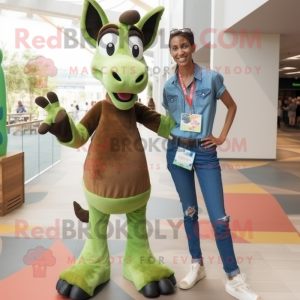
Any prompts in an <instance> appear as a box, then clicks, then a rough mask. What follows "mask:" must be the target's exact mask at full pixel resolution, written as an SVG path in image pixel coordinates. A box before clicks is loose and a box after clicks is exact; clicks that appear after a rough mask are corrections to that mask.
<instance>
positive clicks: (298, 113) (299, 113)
mask: <svg viewBox="0 0 300 300" xmlns="http://www.w3.org/2000/svg"><path fill="white" fill-rule="evenodd" d="M296 122H297V123H296V124H297V126H300V99H299V98H298V100H297V109H296Z"/></svg>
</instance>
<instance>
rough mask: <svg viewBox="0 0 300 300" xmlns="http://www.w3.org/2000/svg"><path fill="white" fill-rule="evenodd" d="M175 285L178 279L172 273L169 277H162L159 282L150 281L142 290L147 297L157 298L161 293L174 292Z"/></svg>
mask: <svg viewBox="0 0 300 300" xmlns="http://www.w3.org/2000/svg"><path fill="white" fill-rule="evenodd" d="M174 285H176V279H175V276H174V275H172V276H170V277H169V278H162V279H161V280H160V281H158V282H157V281H152V282H149V283H148V284H146V285H145V286H144V287H143V288H142V289H141V291H140V292H141V293H142V294H143V295H144V296H145V297H147V298H155V297H158V296H159V295H169V294H171V293H173V291H174Z"/></svg>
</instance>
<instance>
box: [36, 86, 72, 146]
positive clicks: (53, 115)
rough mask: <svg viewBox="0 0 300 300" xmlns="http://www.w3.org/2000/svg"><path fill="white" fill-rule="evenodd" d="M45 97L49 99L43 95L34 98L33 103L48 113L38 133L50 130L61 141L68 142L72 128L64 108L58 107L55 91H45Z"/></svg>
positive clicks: (70, 138)
mask: <svg viewBox="0 0 300 300" xmlns="http://www.w3.org/2000/svg"><path fill="white" fill-rule="evenodd" d="M47 98H48V99H49V101H48V100H47V99H46V98H45V97H38V98H36V99H35V103H36V104H37V105H38V106H40V107H42V108H43V109H44V110H45V111H46V112H47V114H48V115H47V117H46V119H45V120H44V122H43V123H42V124H41V126H40V127H39V130H38V131H39V133H40V134H46V133H47V132H50V133H52V134H53V135H55V136H56V137H57V138H58V139H59V140H60V141H61V142H63V143H68V142H70V141H71V140H72V130H71V126H70V121H69V118H68V115H67V113H66V110H65V109H64V108H63V107H60V104H59V100H58V98H57V95H56V94H55V93H53V92H49V93H47ZM49 102H50V103H49Z"/></svg>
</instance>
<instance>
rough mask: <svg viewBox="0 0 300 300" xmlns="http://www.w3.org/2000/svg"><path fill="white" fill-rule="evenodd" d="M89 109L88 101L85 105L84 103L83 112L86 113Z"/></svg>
mask: <svg viewBox="0 0 300 300" xmlns="http://www.w3.org/2000/svg"><path fill="white" fill-rule="evenodd" d="M89 109H90V106H89V103H88V102H85V105H84V114H86V113H87V112H88V111H89Z"/></svg>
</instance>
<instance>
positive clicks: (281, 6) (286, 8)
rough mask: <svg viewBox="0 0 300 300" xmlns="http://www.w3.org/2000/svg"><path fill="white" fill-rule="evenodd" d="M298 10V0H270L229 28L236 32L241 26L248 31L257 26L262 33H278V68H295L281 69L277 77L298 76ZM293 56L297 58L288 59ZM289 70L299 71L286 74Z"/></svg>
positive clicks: (299, 35)
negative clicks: (289, 68)
mask: <svg viewBox="0 0 300 300" xmlns="http://www.w3.org/2000/svg"><path fill="white" fill-rule="evenodd" d="M299 12H300V0H270V1H268V2H266V3H265V4H263V5H262V6H260V7H259V8H258V9H257V10H255V11H254V12H252V13H251V14H249V15H248V16H247V17H245V18H244V19H243V20H241V21H240V22H238V23H236V24H235V25H234V26H232V27H231V28H233V29H234V30H235V31H237V32H240V30H241V29H242V28H246V29H247V30H248V32H253V31H254V29H255V28H259V29H260V32H261V33H264V34H266V33H267V34H280V62H279V69H280V70H281V69H282V68H285V67H291V68H295V69H291V70H282V71H280V74H279V77H300V26H299V24H298V20H299ZM293 56H299V58H298V59H289V58H291V57H293ZM289 72H299V73H297V74H290V75H289V74H286V73H289Z"/></svg>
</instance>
